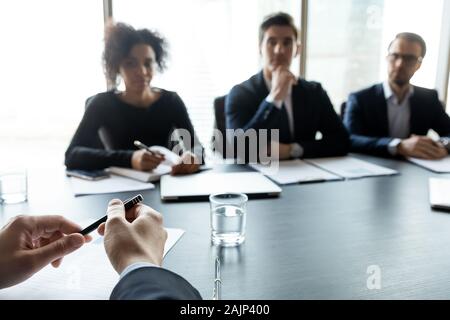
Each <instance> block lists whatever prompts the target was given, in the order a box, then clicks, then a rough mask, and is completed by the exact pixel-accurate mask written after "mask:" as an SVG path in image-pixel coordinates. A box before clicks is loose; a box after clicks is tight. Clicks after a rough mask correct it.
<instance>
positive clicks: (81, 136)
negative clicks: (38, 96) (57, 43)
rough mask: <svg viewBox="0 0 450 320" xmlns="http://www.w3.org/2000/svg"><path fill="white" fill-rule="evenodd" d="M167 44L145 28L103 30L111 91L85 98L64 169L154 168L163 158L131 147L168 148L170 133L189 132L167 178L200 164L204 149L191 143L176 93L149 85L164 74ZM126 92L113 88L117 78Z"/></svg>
mask: <svg viewBox="0 0 450 320" xmlns="http://www.w3.org/2000/svg"><path fill="white" fill-rule="evenodd" d="M166 58H167V51H166V41H165V40H164V39H163V38H162V37H161V36H159V34H158V33H156V32H152V31H150V30H148V29H140V30H136V29H134V28H133V27H132V26H129V25H127V24H124V23H117V24H111V25H110V26H109V27H108V28H107V31H106V36H105V50H104V54H103V63H104V67H105V72H106V76H107V78H108V82H109V84H110V86H112V89H111V90H109V91H107V92H103V93H99V94H97V95H95V96H93V97H91V98H89V99H88V101H87V103H86V111H85V114H84V117H83V119H82V120H81V123H80V124H79V126H78V129H77V131H76V133H75V135H74V137H73V139H72V141H71V143H70V145H69V148H68V149H67V151H66V155H65V164H66V166H67V168H68V169H85V170H94V169H103V168H107V167H110V166H118V167H129V168H133V169H136V170H141V171H150V170H153V169H154V168H156V167H157V166H158V165H159V164H160V163H161V162H162V161H164V160H165V159H164V156H163V155H162V154H160V153H158V152H156V153H155V152H152V153H151V152H148V151H146V150H136V147H135V146H134V144H133V142H134V141H135V140H139V141H142V142H143V143H144V144H146V145H147V146H164V147H169V146H170V140H171V139H170V138H171V133H172V132H173V130H174V129H184V132H188V133H189V136H190V141H186V140H188V139H184V141H183V143H182V144H181V145H183V146H184V153H183V154H182V156H181V159H182V161H181V162H180V163H179V164H176V165H174V166H173V167H172V174H186V173H193V172H195V171H197V170H198V168H199V163H200V162H201V161H202V155H203V148H202V147H201V145H200V144H199V142H198V139H197V138H196V135H195V132H194V127H193V126H192V123H191V121H190V119H189V115H188V112H187V110H186V107H185V105H184V103H183V101H182V100H181V98H180V97H179V96H178V94H177V93H175V92H171V91H167V90H164V89H160V88H156V87H153V86H152V85H151V81H152V79H153V77H154V75H155V72H156V71H157V70H158V71H160V72H162V71H164V69H165V63H166ZM119 78H120V79H121V80H123V82H124V84H125V90H124V91H119V90H118V89H117V85H118V79H119Z"/></svg>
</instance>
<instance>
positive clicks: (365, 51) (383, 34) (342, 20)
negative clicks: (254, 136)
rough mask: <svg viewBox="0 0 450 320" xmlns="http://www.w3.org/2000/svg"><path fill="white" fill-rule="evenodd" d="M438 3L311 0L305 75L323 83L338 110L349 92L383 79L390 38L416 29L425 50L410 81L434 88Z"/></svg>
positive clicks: (439, 30)
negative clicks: (424, 54)
mask: <svg viewBox="0 0 450 320" xmlns="http://www.w3.org/2000/svg"><path fill="white" fill-rule="evenodd" d="M442 8H443V1H442V0H436V1H428V2H426V3H425V2H424V1H422V0H392V1H391V0H389V1H385V0H340V1H335V0H314V1H309V5H308V36H307V39H308V42H307V66H306V72H307V74H306V78H307V79H309V80H316V81H319V82H321V83H322V85H323V87H324V88H325V89H326V90H327V92H328V94H329V95H330V98H331V100H332V102H333V104H334V106H335V108H336V110H338V109H339V106H340V105H341V103H342V102H344V101H345V100H346V99H347V97H348V94H349V93H351V92H354V91H358V90H360V89H363V88H364V87H367V86H369V85H372V84H375V83H378V82H381V81H384V80H385V79H386V78H387V66H386V59H385V57H386V55H387V53H388V51H387V49H388V45H389V43H390V42H391V41H392V40H393V39H394V37H395V35H396V34H397V33H400V32H414V33H418V34H419V35H421V36H422V37H423V38H424V40H425V42H426V43H427V47H428V50H427V55H426V57H425V58H424V60H423V63H422V65H421V68H420V70H419V71H418V72H417V73H416V75H415V76H414V77H413V78H412V83H414V84H416V85H419V86H424V87H428V88H434V87H435V80H436V73H437V63H438V53H439V43H440V34H441V20H442V19H441V17H442ZM418 22H419V23H418ZM330 70H333V72H330Z"/></svg>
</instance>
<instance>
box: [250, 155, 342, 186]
mask: <svg viewBox="0 0 450 320" xmlns="http://www.w3.org/2000/svg"><path fill="white" fill-rule="evenodd" d="M277 165H278V169H277V170H274V168H273V167H274V166H275V164H271V167H267V166H264V165H261V164H253V165H251V166H252V167H253V168H254V169H256V170H258V171H259V172H261V173H262V174H264V175H266V176H267V177H269V178H271V179H272V180H274V181H275V182H277V183H278V184H282V185H285V184H294V183H302V182H303V183H305V182H314V181H316V182H319V181H333V180H342V178H340V177H338V176H336V175H334V174H331V173H329V172H327V171H324V170H321V169H319V168H317V167H315V166H313V165H311V164H309V163H306V162H305V161H302V160H299V159H297V160H289V161H280V162H279V163H277Z"/></svg>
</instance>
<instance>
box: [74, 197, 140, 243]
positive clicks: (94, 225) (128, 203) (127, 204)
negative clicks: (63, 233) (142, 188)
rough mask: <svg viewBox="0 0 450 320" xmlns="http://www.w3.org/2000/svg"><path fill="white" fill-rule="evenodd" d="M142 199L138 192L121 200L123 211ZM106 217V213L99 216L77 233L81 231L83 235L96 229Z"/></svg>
mask: <svg viewBox="0 0 450 320" xmlns="http://www.w3.org/2000/svg"><path fill="white" fill-rule="evenodd" d="M142 200H144V197H142V195H140V194H138V195H137V196H135V197H133V198H131V199H128V200H125V201H124V202H123V205H124V207H125V211H127V210H130V209H131V208H133V207H134V206H135V205H136V204H138V203H139V202H142ZM107 219H108V215H105V216H103V217H101V218H100V219H98V220H97V221H95V222H94V223H92V224H91V225H89V226H88V227H86V228H84V229H83V230H81V231H80V232H79V233H81V234H82V235H83V236H85V235H87V234H88V233H91V232H92V231H94V230H95V229H97V228H98V226H99V225H101V224H102V223H103V222H106V220H107Z"/></svg>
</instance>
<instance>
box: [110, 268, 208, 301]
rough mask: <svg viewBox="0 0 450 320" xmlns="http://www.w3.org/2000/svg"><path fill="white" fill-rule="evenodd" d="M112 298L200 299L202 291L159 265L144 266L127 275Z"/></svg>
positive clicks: (114, 291) (115, 289)
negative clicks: (158, 266) (199, 291)
mask: <svg viewBox="0 0 450 320" xmlns="http://www.w3.org/2000/svg"><path fill="white" fill-rule="evenodd" d="M110 299H111V300H200V299H202V297H201V296H200V293H198V291H197V290H196V289H195V288H194V287H193V286H192V285H191V284H190V283H189V282H187V281H186V280H185V279H184V278H182V277H180V276H179V275H177V274H175V273H173V272H171V271H169V270H166V269H163V268H157V267H143V268H139V269H136V270H133V271H131V272H130V273H129V274H127V275H125V277H123V278H122V279H121V280H120V281H119V283H118V284H117V285H116V286H115V288H114V290H113V292H112V293H111V297H110Z"/></svg>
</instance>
